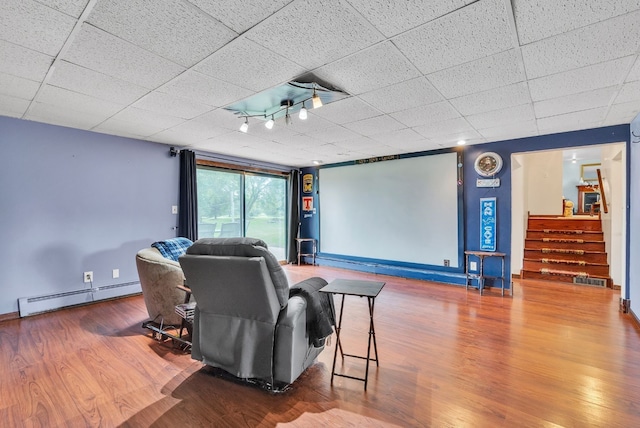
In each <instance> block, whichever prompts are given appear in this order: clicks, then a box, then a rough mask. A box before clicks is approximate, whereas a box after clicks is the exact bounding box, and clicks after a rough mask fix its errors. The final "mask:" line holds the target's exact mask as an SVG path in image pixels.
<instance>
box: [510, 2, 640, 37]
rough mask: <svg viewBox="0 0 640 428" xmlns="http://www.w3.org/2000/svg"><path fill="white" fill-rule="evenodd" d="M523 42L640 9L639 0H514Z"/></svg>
mask: <svg viewBox="0 0 640 428" xmlns="http://www.w3.org/2000/svg"><path fill="white" fill-rule="evenodd" d="M512 3H513V12H514V15H515V18H516V25H517V26H518V35H519V37H520V43H521V44H523V45H526V44H529V43H531V42H535V41H537V40H541V39H546V38H547V37H551V36H555V35H558V34H561V33H566V32H568V31H571V30H575V29H577V28H580V27H584V26H587V25H590V24H594V23H596V22H600V21H604V20H607V19H609V18H613V17H615V16H619V15H623V14H626V13H628V12H632V11H634V10H638V9H640V1H639V0H562V1H558V0H536V1H531V0H513V1H512Z"/></svg>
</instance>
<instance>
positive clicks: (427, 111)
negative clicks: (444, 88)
mask: <svg viewBox="0 0 640 428" xmlns="http://www.w3.org/2000/svg"><path fill="white" fill-rule="evenodd" d="M391 117H393V118H395V119H396V120H397V121H398V122H400V123H403V124H405V125H407V126H409V127H412V126H421V125H427V124H429V123H433V122H441V121H443V120H447V119H453V118H456V117H460V114H459V113H458V112H457V111H456V109H454V108H453V107H452V106H451V103H449V102H448V101H441V102H439V103H434V104H429V105H426V106H418V107H415V108H412V109H408V110H404V111H400V112H397V113H392V114H391Z"/></svg>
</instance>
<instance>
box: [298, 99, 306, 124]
mask: <svg viewBox="0 0 640 428" xmlns="http://www.w3.org/2000/svg"><path fill="white" fill-rule="evenodd" d="M298 118H300V120H306V119H307V108H306V107H305V106H304V101H303V102H302V108H301V109H300V113H298Z"/></svg>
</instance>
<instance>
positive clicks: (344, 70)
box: [316, 42, 420, 95]
mask: <svg viewBox="0 0 640 428" xmlns="http://www.w3.org/2000/svg"><path fill="white" fill-rule="evenodd" d="M316 74H317V75H318V76H319V77H320V78H321V79H324V80H325V81H328V82H332V83H333V84H334V85H335V86H337V87H338V88H340V89H342V90H344V91H346V92H347V93H349V94H355V95H357V94H362V93H364V92H369V91H372V90H374V89H377V88H380V87H384V86H387V85H392V84H394V83H398V82H402V81H405V80H409V79H413V78H415V77H418V76H420V72H419V71H418V70H417V69H416V68H415V67H414V66H413V65H412V64H411V63H410V62H409V61H408V60H407V59H406V58H405V57H404V56H403V55H402V54H401V53H400V51H398V49H396V47H395V46H394V45H393V44H392V43H389V42H387V43H380V44H378V45H375V46H373V47H372V48H369V49H366V50H363V51H361V52H358V53H356V54H354V55H351V56H349V57H347V58H344V59H341V60H338V61H336V62H334V63H332V64H329V65H326V66H324V67H322V68H320V69H318V70H317V71H316Z"/></svg>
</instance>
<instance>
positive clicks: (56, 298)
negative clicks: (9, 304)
mask: <svg viewBox="0 0 640 428" xmlns="http://www.w3.org/2000/svg"><path fill="white" fill-rule="evenodd" d="M141 291H142V289H141V288H140V282H139V281H134V282H124V283H121V284H112V285H104V286H101V287H94V288H85V289H82V290H75V291H65V292H62V293H53V294H46V295H42V296H35V297H21V298H19V299H18V308H19V310H20V317H26V316H29V315H35V314H40V313H43V312H49V311H54V310H56V309H62V308H66V307H68V306H74V305H83V304H86V303H91V302H97V301H100V300H105V299H112V298H114V297H121V296H127V295H129V294H135V293H140V292H141Z"/></svg>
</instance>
